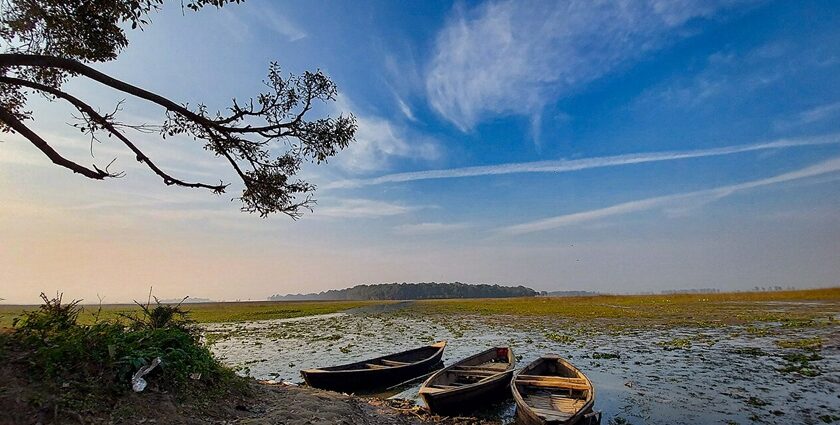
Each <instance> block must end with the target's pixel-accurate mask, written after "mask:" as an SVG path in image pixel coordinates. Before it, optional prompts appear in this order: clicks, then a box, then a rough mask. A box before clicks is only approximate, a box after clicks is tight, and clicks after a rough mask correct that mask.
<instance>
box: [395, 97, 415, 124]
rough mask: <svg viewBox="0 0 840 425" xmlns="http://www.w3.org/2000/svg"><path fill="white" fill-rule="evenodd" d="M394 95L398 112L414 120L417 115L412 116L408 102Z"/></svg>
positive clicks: (412, 112)
mask: <svg viewBox="0 0 840 425" xmlns="http://www.w3.org/2000/svg"><path fill="white" fill-rule="evenodd" d="M394 97H395V98H396V99H397V106H399V107H400V112H402V113H403V115H405V117H406V118H408V119H409V120H411V121H415V122H416V121H417V117H415V116H414V111H412V110H411V108H410V107H409V106H408V104H406V103H405V101H403V100H402V98H401V97H399V96H397V95H396V94H394Z"/></svg>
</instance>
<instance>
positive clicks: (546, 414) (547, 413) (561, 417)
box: [531, 407, 574, 422]
mask: <svg viewBox="0 0 840 425" xmlns="http://www.w3.org/2000/svg"><path fill="white" fill-rule="evenodd" d="M531 410H533V411H534V413H536V414H537V415H539V416H542V417H543V418H545V419H547V420H549V421H558V422H562V421H567V420H569V419H570V418H571V417H572V416H574V414H568V413H565V412H559V411H557V410H552V409H540V408H538V407H531Z"/></svg>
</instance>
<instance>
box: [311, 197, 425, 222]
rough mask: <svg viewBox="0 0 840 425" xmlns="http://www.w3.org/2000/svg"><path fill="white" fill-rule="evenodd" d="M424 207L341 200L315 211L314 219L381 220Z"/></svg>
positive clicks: (363, 200) (362, 200)
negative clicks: (380, 218) (381, 218)
mask: <svg viewBox="0 0 840 425" xmlns="http://www.w3.org/2000/svg"><path fill="white" fill-rule="evenodd" d="M420 208H422V207H414V206H405V205H400V204H394V203H390V202H383V201H374V200H370V199H341V200H338V202H337V203H336V204H335V205H327V206H324V207H320V208H318V209H316V210H315V212H314V213H313V214H312V215H311V217H313V218H317V217H329V218H379V217H388V216H395V215H400V214H406V213H409V212H411V211H415V210H417V209H420Z"/></svg>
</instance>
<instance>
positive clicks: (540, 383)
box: [516, 379, 592, 390]
mask: <svg viewBox="0 0 840 425" xmlns="http://www.w3.org/2000/svg"><path fill="white" fill-rule="evenodd" d="M516 383H517V384H520V385H528V386H531V387H538V388H558V389H564V390H588V389H591V388H592V387H590V386H589V385H587V384H578V383H576V382H552V381H547V380H541V379H537V380H532V379H517V380H516Z"/></svg>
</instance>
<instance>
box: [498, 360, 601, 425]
mask: <svg viewBox="0 0 840 425" xmlns="http://www.w3.org/2000/svg"><path fill="white" fill-rule="evenodd" d="M551 362H558V363H560V364H561V365H562V367H564V368H566V369H567V370H568V371H571V374H573V375H575V376H576V378H577V379H579V380H583V382H584V383H585V384H586V386H584V387H583V388H577V389H586V390H587V391H588V392H589V396H588V397H586V398H585V399H584V400H583V401H582V403H583V405H582V406H581V407H580V408H579V410H576V412H575V413H572V412H566V415H565V417H564V418H558V417H557V416H561V415H560V414H557V415H550V414H538V413H537V412H536V411H535V410H534V408H533V407H532V406H531V405H529V404H528V402H527V401H526V397H525V395H526V394H528V392H527V391H526V392H522V391H520V389H519V388H518V386H517V381H518V380H519V378H520V377H523V378H524V379H525V381H523V384H524V385H532V384H533V381H531V379H533V378H532V376H533V375H531V374H532V373H536V372H535V371H537V370H539V369H540V368H541V367H542V366H544V365H545V364H547V363H551ZM536 374H537V375H539V373H536ZM525 376H528V377H527V378H525ZM548 376H551V374H549V375H548ZM579 385H583V384H579ZM543 386H544V387H545V388H551V387H552V384H549V385H548V386H545V385H543ZM587 386H588V388H587ZM555 388H567V387H564V386H560V387H555ZM510 389H511V393H512V395H513V399H514V402H515V403H516V421H515V423H516V425H599V424H600V423H601V413H600V412H597V411H594V410H593V408H594V403H595V387H594V386H593V385H592V383H591V381H590V380H589V378H587V377H586V375H584V374H583V372H581V371H580V370H579V369H578V368H576V367H575V366H574V365H572V364H571V363H569V362H567V361H566V360H564V359H562V358H560V357H559V356H556V355H553V354H550V355H546V356H543V357H541V358H539V359H537V360H536V361H534V362H532V363H531V364H529V365H527V366H525V367H524V368H522V369H521V370H520V371H519V372H517V373H516V374H515V375H514V376H513V378H512V379H511V383H510ZM523 390H524V387H523ZM543 412H545V410H544V409H543ZM549 416H555V417H554V418H552V417H549Z"/></svg>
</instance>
